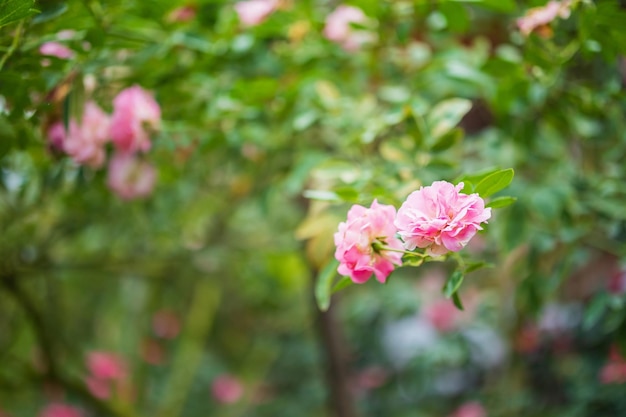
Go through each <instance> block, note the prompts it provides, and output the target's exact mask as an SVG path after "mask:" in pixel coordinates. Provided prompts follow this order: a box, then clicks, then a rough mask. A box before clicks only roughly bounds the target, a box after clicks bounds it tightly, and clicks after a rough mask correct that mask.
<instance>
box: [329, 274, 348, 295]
mask: <svg viewBox="0 0 626 417" xmlns="http://www.w3.org/2000/svg"><path fill="white" fill-rule="evenodd" d="M350 285H352V280H351V279H350V278H349V277H343V278H341V279H340V280H339V281H338V282H337V283H336V284H335V286H334V287H333V289H332V291H331V294H334V293H336V292H338V291H341V290H343V289H344V288H346V287H349V286H350Z"/></svg>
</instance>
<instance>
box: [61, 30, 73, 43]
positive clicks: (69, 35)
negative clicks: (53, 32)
mask: <svg viewBox="0 0 626 417" xmlns="http://www.w3.org/2000/svg"><path fill="white" fill-rule="evenodd" d="M74 36H76V31H75V30H74V29H64V30H60V31H58V32H57V39H59V40H62V41H67V40H70V39H73V38H74Z"/></svg>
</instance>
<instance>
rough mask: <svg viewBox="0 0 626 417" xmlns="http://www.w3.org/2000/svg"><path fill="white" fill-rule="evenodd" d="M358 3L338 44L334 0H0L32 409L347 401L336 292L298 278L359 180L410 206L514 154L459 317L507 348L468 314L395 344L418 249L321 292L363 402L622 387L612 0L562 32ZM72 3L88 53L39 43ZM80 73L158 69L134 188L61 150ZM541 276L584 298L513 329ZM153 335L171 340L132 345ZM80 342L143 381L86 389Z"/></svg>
mask: <svg viewBox="0 0 626 417" xmlns="http://www.w3.org/2000/svg"><path fill="white" fill-rule="evenodd" d="M348 3H350V4H353V5H356V6H358V7H361V8H362V9H363V10H364V11H365V13H366V14H367V15H368V16H369V17H371V18H372V19H374V20H375V22H376V25H375V26H374V27H373V29H372V30H373V31H375V32H376V34H377V37H378V41H377V42H375V43H374V44H372V45H370V46H366V47H364V48H363V49H362V50H360V51H358V52H356V53H353V54H351V53H347V52H346V51H344V50H342V49H341V48H340V47H339V46H337V45H335V44H333V43H331V42H329V41H328V40H326V39H325V38H324V37H323V36H322V29H323V26H324V18H325V17H326V16H327V15H328V14H329V13H330V12H331V11H332V10H333V9H334V8H335V6H336V5H337V4H338V3H337V2H333V1H323V0H298V1H285V2H283V3H282V6H281V8H280V10H278V11H277V12H276V13H274V14H273V15H272V16H270V17H269V18H268V20H267V21H266V22H265V23H263V24H261V25H259V26H257V27H252V28H242V27H241V25H240V23H239V21H238V19H237V17H236V14H235V12H234V10H233V2H230V1H219V0H213V1H211V0H198V1H197V2H195V3H194V4H193V5H194V7H195V8H196V10H197V14H196V17H195V19H193V20H191V21H189V22H185V23H176V22H170V21H168V19H167V15H168V13H169V12H170V11H171V10H172V9H174V8H175V7H176V6H179V5H183V3H181V2H172V1H165V0H154V1H149V2H147V1H140V0H125V1H97V0H83V1H78V0H70V1H55V0H45V1H44V0H40V1H38V2H37V4H32V3H31V2H28V1H12V0H2V2H1V3H0V55H1V58H0V59H1V61H0V69H1V70H0V281H1V282H2V289H1V290H0V406H1V407H2V408H3V409H6V411H7V412H10V413H12V414H13V415H14V416H34V415H36V414H37V412H38V410H40V409H41V407H42V406H43V405H44V404H45V403H46V402H48V401H50V400H51V399H54V398H57V397H58V396H59V395H60V397H61V398H62V399H64V400H66V401H68V402H70V403H74V404H77V405H80V406H82V407H83V408H84V409H85V410H89V411H90V412H91V415H94V416H95V415H102V416H106V415H118V416H129V417H130V416H143V415H146V416H148V415H149V416H179V415H180V416H186V417H194V416H205V415H220V416H244V415H245V416H280V415H291V416H323V415H330V414H332V413H338V415H347V414H341V412H337V408H336V407H335V409H334V410H335V411H332V410H333V408H332V407H331V411H329V410H328V407H327V404H328V402H329V399H331V398H332V397H333V390H334V389H336V387H335V386H333V385H332V384H331V383H329V382H328V381H327V379H326V378H325V367H326V366H327V364H328V360H327V357H326V356H325V354H324V352H326V350H325V348H324V346H325V344H327V343H328V340H327V339H324V337H323V335H322V336H321V334H322V332H319V331H317V330H316V328H317V327H316V325H317V324H318V323H319V322H320V321H321V322H323V321H324V320H326V319H327V318H326V319H325V318H324V317H325V316H323V315H320V313H319V312H318V311H317V307H316V306H315V304H314V300H313V280H314V277H315V276H317V274H318V272H319V271H320V270H321V269H322V268H323V266H324V265H326V263H327V262H328V261H329V260H330V259H331V258H332V251H333V249H334V248H333V243H332V234H333V233H334V231H335V230H336V227H337V224H338V222H339V221H342V220H343V219H344V218H345V213H346V211H347V209H348V208H349V207H350V205H351V204H353V203H360V204H364V205H368V206H369V204H370V202H371V201H372V199H374V198H378V199H379V201H381V202H383V203H385V204H395V205H396V206H398V205H399V204H400V203H401V202H402V201H403V199H404V198H405V197H406V195H408V193H409V192H411V191H413V190H415V189H417V188H419V186H420V185H422V184H424V185H428V184H430V183H431V182H432V181H434V180H439V179H446V180H449V181H454V180H461V179H465V181H466V182H471V181H472V178H473V177H472V175H474V174H476V173H478V174H480V173H484V172H487V171H489V170H493V169H496V168H509V167H512V168H514V169H515V172H516V177H515V180H514V181H513V183H512V185H511V187H510V188H509V189H508V190H507V193H508V195H512V196H514V197H516V198H517V201H516V202H515V204H513V205H511V206H509V207H507V208H503V209H502V210H498V213H497V215H496V216H494V218H493V219H492V220H491V221H490V224H489V226H488V228H487V230H486V232H485V233H484V234H482V235H481V236H480V238H481V239H482V240H483V241H484V245H485V249H484V250H483V251H482V252H480V254H479V255H476V257H477V258H478V259H481V260H485V261H487V262H490V263H492V264H493V265H494V267H493V268H488V269H482V270H480V271H477V272H475V273H473V274H470V275H468V276H467V277H466V279H465V283H464V288H463V289H461V295H463V293H464V291H466V290H465V288H466V287H467V288H468V289H467V291H470V289H476V291H479V292H480V293H481V294H483V295H482V298H481V300H482V302H481V304H480V307H479V308H478V312H477V313H476V314H475V315H474V317H473V318H472V321H471V323H468V324H466V325H465V326H464V329H471V328H482V329H484V328H488V329H490V331H492V332H494V333H495V334H497V335H498V337H499V340H501V341H502V343H503V345H504V346H505V347H506V351H507V352H508V353H507V354H506V357H505V359H504V360H502V361H501V362H500V363H499V364H498V365H497V366H495V367H491V368H488V369H483V368H481V367H480V366H477V365H476V364H475V363H473V362H472V359H471V357H472V355H471V351H472V349H471V346H470V345H471V343H469V342H468V340H469V339H468V338H467V337H464V336H463V335H464V334H465V333H463V331H464V329H460V330H458V331H457V332H453V333H449V334H445V335H443V336H442V337H441V338H440V339H439V341H438V343H439V344H438V345H437V348H436V349H435V350H433V351H428V352H426V353H421V354H420V355H417V356H415V357H414V358H413V359H412V360H411V361H410V363H409V364H407V365H404V366H403V367H402V368H401V369H399V368H394V366H393V365H392V363H393V358H391V357H389V355H388V353H386V352H385V348H384V339H385V337H386V336H385V335H386V333H385V328H386V326H387V325H388V324H389V323H394V322H396V321H398V320H400V319H402V318H406V317H411V316H412V315H414V314H418V312H419V311H420V309H421V307H422V306H423V305H424V303H425V302H426V301H425V300H424V299H423V296H422V295H421V293H420V292H421V289H420V288H421V287H419V285H420V284H419V283H420V282H421V281H422V279H423V278H424V277H425V276H427V275H428V274H429V273H431V272H432V271H433V269H432V268H418V269H414V268H403V269H401V270H399V271H397V272H395V273H394V275H393V276H392V279H391V281H390V283H389V284H388V285H386V286H380V285H379V284H378V283H374V282H371V283H368V284H366V285H363V286H352V287H350V288H348V289H345V290H344V291H343V292H342V293H341V294H342V295H341V297H340V299H339V300H335V305H336V308H335V310H334V313H333V314H335V315H336V319H337V322H336V323H335V324H334V326H335V327H336V329H338V331H339V333H340V334H341V340H342V344H343V346H344V347H345V349H346V352H344V356H343V359H344V365H345V367H346V369H347V372H348V373H349V374H350V375H352V377H355V375H357V374H358V372H359V371H360V370H362V369H365V368H367V367H368V366H372V365H376V366H380V367H383V368H384V369H386V375H387V377H386V382H385V383H384V384H383V385H382V386H381V387H378V388H375V389H371V390H369V391H367V390H366V393H365V391H362V390H361V391H359V390H358V389H356V388H355V389H356V390H357V392H356V393H354V392H352V391H351V392H352V394H354V395H353V396H354V398H353V399H352V400H353V401H352V400H351V401H352V402H353V403H354V404H356V405H355V409H356V410H357V413H358V415H368V416H378V415H388V416H400V417H402V416H441V415H447V414H449V413H450V412H451V411H452V410H453V409H454V408H455V407H456V406H457V405H458V404H460V403H462V402H463V401H466V400H480V401H482V403H483V404H484V405H485V408H486V409H487V410H488V411H489V416H511V415H526V416H542V417H545V416H562V415H571V416H588V415H622V414H621V413H626V402H625V401H624V397H623V391H621V390H620V386H619V385H616V384H601V383H600V382H599V379H598V372H599V369H600V368H601V366H602V365H603V364H604V363H605V362H606V360H607V357H608V351H609V347H610V346H611V345H614V344H615V345H617V346H620V347H622V348H624V347H626V321H625V319H626V316H625V312H626V310H625V309H624V296H623V293H618V294H615V293H611V292H609V291H608V290H607V288H608V287H607V285H608V284H607V283H608V282H609V281H610V279H612V277H614V276H615V274H618V273H619V271H620V270H623V268H624V265H623V264H622V262H623V259H624V255H625V245H624V242H625V240H626V229H625V227H624V226H625V223H624V221H625V220H626V214H625V213H626V211H625V210H624V207H625V206H626V192H625V190H626V188H624V183H625V179H626V165H625V164H624V153H625V152H624V151H625V147H626V136H625V133H624V132H626V128H625V126H624V124H625V119H624V114H625V110H626V100H625V98H626V95H625V89H624V86H625V84H626V64H625V62H626V61H625V60H624V57H623V56H622V54H623V53H624V52H625V51H624V50H625V48H626V32H624V31H623V22H626V9H625V8H624V7H623V6H622V5H621V3H620V2H618V1H609V0H599V1H579V2H575V7H574V10H573V12H572V15H571V16H570V17H569V18H568V19H557V20H555V21H554V22H553V23H552V28H553V30H554V33H553V36H551V37H548V38H544V37H541V36H538V35H537V34H533V35H531V36H530V37H529V38H524V37H523V36H522V35H521V34H520V33H519V32H518V31H517V29H516V28H515V19H516V18H518V17H520V16H522V15H523V14H524V13H525V11H526V10H527V9H528V8H530V7H532V6H539V5H543V4H545V2H542V1H528V2H522V1H519V2H514V1H513V0H507V1H504V0H497V1H495V0H493V1H492V0H474V1H460V0H447V1H437V2H434V1H425V0H413V1H410V0H397V1H373V0H354V1H350V2H348ZM65 29H72V30H74V31H75V34H74V36H73V38H72V39H71V40H69V41H66V42H65V43H66V45H68V46H70V47H71V48H72V49H73V50H74V51H75V52H76V53H77V56H76V57H75V58H74V59H71V60H60V59H55V58H50V65H49V66H45V67H44V66H42V64H41V61H42V56H41V55H40V54H39V52H38V48H39V46H40V45H41V44H42V43H44V42H46V41H51V40H53V39H55V36H56V35H55V34H56V33H57V32H59V31H61V30H65ZM86 76H88V77H91V78H93V79H95V80H96V86H97V87H96V88H95V90H94V91H93V94H92V98H93V99H95V100H96V101H97V102H98V103H99V104H100V105H101V106H102V107H103V108H104V109H105V110H107V111H110V110H111V100H112V98H113V97H114V96H115V95H116V94H117V93H118V92H119V91H120V90H121V89H123V88H125V87H127V86H130V85H132V84H139V85H141V86H143V87H144V88H147V89H149V90H151V91H153V92H154V93H155V96H156V99H157V101H158V102H159V103H160V105H161V107H162V112H163V117H164V126H163V129H162V130H161V132H160V133H159V134H158V135H157V136H156V137H154V138H153V150H152V151H151V152H150V154H149V156H148V159H149V160H150V161H151V162H153V163H154V164H155V165H156V166H157V168H158V172H159V174H158V175H159V177H158V185H157V187H156V189H155V191H154V193H153V195H152V196H151V197H150V198H149V199H146V200H140V201H132V202H123V201H121V200H119V199H118V198H116V197H115V196H114V195H113V194H112V193H111V192H110V191H109V190H108V189H107V188H106V180H105V176H106V173H105V172H104V171H93V170H90V169H87V168H82V167H77V166H75V165H74V164H73V163H72V162H71V161H70V160H69V159H68V158H66V157H63V156H61V155H56V154H53V153H51V152H50V151H49V150H48V148H47V146H46V138H45V134H44V133H45V128H46V126H47V125H48V123H50V122H51V121H52V120H53V119H54V118H59V117H61V118H63V117H64V118H68V117H70V115H76V114H79V113H80V111H81V109H82V103H83V102H84V100H85V99H86V97H87V95H88V93H87V92H85V90H84V87H83V79H84V77H86ZM474 185H476V184H474ZM499 196H501V195H500V194H496V195H494V198H496V197H499ZM500 201H501V202H502V200H500ZM493 204H497V203H496V200H493ZM448 266H449V265H448V264H443V265H440V266H438V268H440V269H442V270H443V271H445V272H450V268H448ZM622 273H623V272H622ZM555 302H558V303H559V304H557V305H568V306H574V307H575V308H576V309H577V311H580V312H582V313H581V314H582V318H581V320H580V321H579V322H577V324H576V325H575V326H574V327H573V328H568V329H567V332H565V333H566V334H560V333H559V334H557V335H555V334H551V335H549V336H546V338H545V339H542V342H541V344H540V347H539V348H538V349H537V350H535V351H534V352H533V353H532V354H525V353H520V352H518V351H516V350H515V349H514V346H515V340H517V338H518V337H519V334H520V332H521V331H522V330H523V329H524V328H525V326H526V325H528V324H529V323H535V321H536V320H539V319H540V318H541V317H542V314H543V313H542V312H544V311H545V306H548V305H555V304H554V303H555ZM164 308H165V309H169V310H172V311H174V312H175V313H176V314H177V315H178V317H180V320H181V322H182V327H183V330H182V334H181V335H180V337H178V338H177V339H175V340H172V341H163V340H157V338H156V337H155V335H154V334H153V333H152V330H151V318H152V315H153V314H154V313H155V312H156V311H158V310H160V309H164ZM564 339H566V340H568V341H569V345H568V346H567V348H566V350H565V351H559V350H558V349H556V350H555V348H554V344H555V342H556V341H559V340H564ZM148 342H154V343H156V344H157V345H158V346H159V347H160V348H161V349H162V351H163V352H164V355H165V358H166V359H165V360H164V362H163V363H162V364H161V365H158V366H155V365H150V364H148V363H146V362H145V360H143V359H142V354H141V352H142V350H141V349H142V348H141V347H142V346H143V345H145V344H146V343H148ZM92 350H107V351H113V352H117V353H119V354H121V355H123V356H124V357H125V358H127V360H128V361H129V363H130V364H131V370H132V372H131V373H132V382H133V385H134V386H135V387H136V394H135V396H134V398H133V399H132V400H128V399H125V398H114V399H113V400H111V401H108V402H107V401H100V400H97V399H96V398H93V397H92V396H91V395H90V394H89V393H88V391H87V390H86V389H85V387H84V383H83V379H82V378H83V375H84V374H85V365H84V358H85V354H86V353H87V352H89V351H92ZM41 363H44V364H46V365H45V366H43V368H42V366H39V365H40V364H41ZM38 364H39V365H38ZM451 371H459V372H461V374H462V375H463V378H462V379H464V380H465V381H466V382H467V384H465V385H464V386H463V389H461V390H459V391H456V392H454V393H452V394H450V393H446V394H442V392H441V391H437V389H435V388H434V385H433V383H432V381H433V378H435V377H437V376H440V375H443V374H446V373H449V372H451ZM222 373H230V374H233V375H237V376H238V378H240V379H241V380H242V381H243V383H244V386H245V388H246V390H245V395H244V398H243V399H242V400H241V401H239V402H238V403H236V404H234V405H220V404H218V403H217V402H216V401H214V400H213V399H212V398H211V396H210V384H211V381H212V380H213V379H214V378H215V377H216V376H217V375H219V374H222ZM352 377H351V378H352ZM346 381H348V383H349V385H350V386H352V387H353V388H354V387H356V386H357V385H358V384H357V383H356V382H354V379H348V380H346ZM546 381H547V382H546ZM344 382H345V381H344ZM546 385H547V386H548V387H551V389H552V388H554V390H553V391H550V390H546V389H545V386H546ZM621 388H623V386H622V387H621ZM55 390H57V391H55ZM59 390H60V391H61V392H62V394H58V393H57V394H51V392H58V391H59ZM548 391H550V392H548ZM55 395H56V396H55ZM348 400H349V399H348ZM597 413H599V414H597Z"/></svg>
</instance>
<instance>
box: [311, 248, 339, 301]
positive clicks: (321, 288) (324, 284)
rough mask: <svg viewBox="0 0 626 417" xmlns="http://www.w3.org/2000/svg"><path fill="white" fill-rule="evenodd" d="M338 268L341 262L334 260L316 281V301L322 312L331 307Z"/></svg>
mask: <svg viewBox="0 0 626 417" xmlns="http://www.w3.org/2000/svg"><path fill="white" fill-rule="evenodd" d="M338 266H339V262H338V261H337V260H336V259H332V260H331V261H330V262H328V263H327V264H326V266H325V267H324V268H323V269H322V270H321V271H320V273H319V274H318V276H317V280H316V281H315V300H316V301H317V306H318V307H319V309H320V310H322V311H326V310H328V308H329V307H330V296H331V294H332V291H331V288H332V284H333V279H334V278H335V276H336V275H337V267H338Z"/></svg>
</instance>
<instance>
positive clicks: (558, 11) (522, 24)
mask: <svg viewBox="0 0 626 417" xmlns="http://www.w3.org/2000/svg"><path fill="white" fill-rule="evenodd" d="M571 7H572V5H571V1H570V0H565V1H562V2H560V1H550V2H548V4H546V5H545V6H543V7H534V8H532V9H529V10H528V11H527V12H526V14H525V15H524V16H523V17H521V18H519V19H517V27H518V28H519V30H520V32H521V33H522V35H524V36H528V35H530V34H531V33H532V32H533V31H534V30H535V29H539V28H542V27H545V26H547V25H548V24H549V23H550V22H552V21H553V20H554V19H556V18H557V17H560V18H562V19H567V18H568V17H569V15H570V12H571V11H570V8H571ZM550 33H551V32H550Z"/></svg>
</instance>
